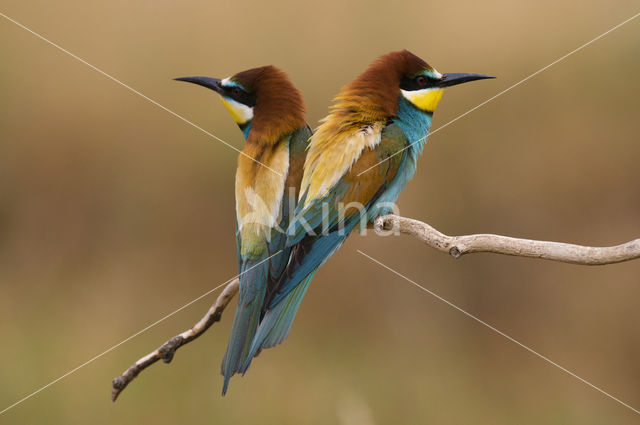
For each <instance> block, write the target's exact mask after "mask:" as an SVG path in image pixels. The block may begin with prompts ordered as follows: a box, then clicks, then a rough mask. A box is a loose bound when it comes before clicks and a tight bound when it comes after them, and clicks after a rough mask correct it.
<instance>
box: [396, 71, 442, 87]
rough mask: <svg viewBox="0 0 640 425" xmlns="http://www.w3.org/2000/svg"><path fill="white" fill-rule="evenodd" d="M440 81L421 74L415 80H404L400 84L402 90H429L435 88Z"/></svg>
mask: <svg viewBox="0 0 640 425" xmlns="http://www.w3.org/2000/svg"><path fill="white" fill-rule="evenodd" d="M438 81H439V80H438V79H436V78H433V77H429V76H428V75H424V74H420V75H417V76H415V77H414V78H407V77H405V78H403V79H402V81H401V82H400V88H401V89H402V90H407V91H414V90H422V89H428V88H431V87H435V86H436V85H437V84H438Z"/></svg>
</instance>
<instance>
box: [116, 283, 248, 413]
mask: <svg viewBox="0 0 640 425" xmlns="http://www.w3.org/2000/svg"><path fill="white" fill-rule="evenodd" d="M239 283H240V282H239V280H238V279H234V280H233V281H232V282H231V283H229V284H228V285H227V286H226V287H225V288H224V290H223V291H222V293H221V294H220V296H218V299H217V300H216V302H215V303H214V304H213V305H212V306H211V308H210V309H209V311H207V314H205V315H204V317H203V318H202V319H200V321H199V322H198V323H196V324H195V325H193V327H192V328H191V329H189V330H187V331H184V332H182V333H181V334H179V335H176V336H174V337H173V338H171V339H170V340H168V341H167V342H165V343H164V344H162V345H161V346H160V347H159V348H158V349H156V350H154V351H152V352H151V353H149V354H147V355H146V356H144V357H143V358H141V359H140V360H138V361H137V362H135V363H134V364H133V365H131V367H129V368H128V369H127V370H125V371H124V372H123V373H122V375H120V376H118V377H116V378H114V379H113V382H112V384H111V401H116V399H117V398H118V396H119V395H120V393H121V392H122V390H124V389H125V388H126V387H127V385H129V382H131V381H133V379H134V378H135V377H136V376H138V374H139V373H140V372H142V371H143V370H145V369H146V368H148V367H149V366H151V365H152V364H154V363H155V362H157V361H158V360H160V359H162V361H163V362H165V363H171V360H173V355H174V354H175V353H176V351H177V350H178V348H180V347H182V346H183V345H185V344H187V343H189V342H191V341H193V340H194V339H196V338H198V337H199V336H200V335H202V334H203V333H204V332H205V331H206V330H207V329H209V327H210V326H211V325H213V324H214V323H215V322H217V321H219V320H220V318H221V317H222V312H223V311H224V309H225V308H226V307H227V305H229V302H230V301H231V299H232V298H233V297H234V296H235V295H236V294H237V293H238V285H239Z"/></svg>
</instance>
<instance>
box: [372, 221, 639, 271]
mask: <svg viewBox="0 0 640 425" xmlns="http://www.w3.org/2000/svg"><path fill="white" fill-rule="evenodd" d="M374 228H375V230H376V232H380V233H384V232H388V231H399V232H400V233H404V234H407V235H411V236H413V237H415V238H417V239H419V240H421V241H422V242H424V243H425V244H427V245H428V246H430V247H431V248H435V249H437V250H438V251H442V252H447V253H449V254H450V255H451V256H452V257H453V258H459V257H461V256H463V255H464V254H471V253H474V252H493V253H495V254H504V255H514V256H517V257H531V258H542V259H545V260H554V261H561V262H564V263H573V264H582V265H589V266H596V265H604V264H613V263H620V262H622V261H629V260H634V259H636V258H640V239H635V240H632V241H630V242H627V243H624V244H622V245H617V246H607V247H591V246H582V245H573V244H567V243H560V242H547V241H534V240H530V239H518V238H510V237H507V236H500V235H490V234H480V235H466V236H448V235H445V234H444V233H440V232H439V231H437V230H436V229H434V228H433V227H431V226H429V225H428V224H426V223H423V222H421V221H418V220H413V219H410V218H404V217H400V216H396V215H387V216H384V217H378V218H377V219H376V221H375V224H374Z"/></svg>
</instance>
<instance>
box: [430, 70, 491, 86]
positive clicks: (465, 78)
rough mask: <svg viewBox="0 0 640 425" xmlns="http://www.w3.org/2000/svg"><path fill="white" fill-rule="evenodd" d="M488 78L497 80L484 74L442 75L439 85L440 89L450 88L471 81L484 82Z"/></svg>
mask: <svg viewBox="0 0 640 425" xmlns="http://www.w3.org/2000/svg"><path fill="white" fill-rule="evenodd" d="M487 78H496V77H491V76H489V75H482V74H464V73H451V74H442V79H441V80H440V82H439V83H438V84H437V86H438V87H450V86H455V85H458V84H462V83H468V82H469V81H475V80H484V79H487Z"/></svg>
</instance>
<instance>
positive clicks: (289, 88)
mask: <svg viewBox="0 0 640 425" xmlns="http://www.w3.org/2000/svg"><path fill="white" fill-rule="evenodd" d="M176 80H179V81H186V82H189V83H194V84H198V85H200V86H204V87H207V88H209V89H211V90H213V91H215V92H216V93H218V94H219V95H220V97H221V99H222V103H223V104H224V106H225V107H226V108H227V110H228V111H229V113H230V114H231V116H232V117H233V119H234V120H235V122H236V123H237V124H238V126H239V127H240V130H241V131H242V133H243V135H244V137H245V139H246V141H245V145H244V148H243V149H242V152H241V154H240V156H239V157H238V167H237V171H236V182H235V196H236V242H237V254H238V263H239V279H240V288H239V297H238V298H239V299H238V308H237V310H236V314H235V318H234V322H233V326H232V330H231V336H230V338H229V344H228V346H227V351H226V353H225V355H224V359H223V361H222V367H221V373H222V375H223V376H224V384H223V389H222V394H223V395H224V394H225V393H226V392H227V389H228V386H229V380H230V378H231V377H232V376H233V375H234V374H235V373H242V374H244V373H245V372H246V370H247V368H248V367H249V364H250V363H251V359H252V358H253V357H254V355H256V352H252V353H251V355H249V352H250V348H251V344H252V342H253V339H254V336H255V334H256V331H257V329H258V326H259V324H260V323H261V320H262V319H263V318H264V317H265V315H266V314H269V317H270V318H271V319H270V320H275V321H276V322H277V324H276V325H275V326H273V328H274V330H273V334H272V335H270V338H269V337H268V338H263V342H262V344H261V348H267V347H271V346H273V345H276V344H277V343H279V342H280V341H282V340H284V338H286V336H287V335H288V333H289V329H290V328H291V323H292V321H293V317H294V314H290V313H289V310H290V309H292V308H295V309H297V306H298V305H299V303H300V300H301V299H302V296H303V295H304V291H305V290H306V288H303V287H302V286H300V288H299V289H296V290H294V291H290V292H289V293H288V294H287V295H286V296H285V297H283V298H282V300H281V301H282V302H281V303H279V304H278V305H277V306H276V305H274V306H272V307H270V306H269V305H267V304H265V300H266V299H267V297H268V294H269V293H271V292H273V290H275V285H276V284H277V282H279V281H280V277H281V274H282V273H283V271H284V269H285V267H286V265H287V262H288V260H289V253H290V250H291V247H287V246H286V235H285V231H284V230H283V229H287V227H288V225H289V218H290V212H292V211H293V210H294V208H295V206H296V205H295V203H296V200H297V197H298V195H299V190H300V184H301V180H302V170H303V164H304V160H305V156H306V149H307V145H308V142H309V137H310V136H311V129H310V128H309V126H308V125H307V123H306V121H305V107H304V102H303V99H302V95H301V94H300V92H299V91H298V90H297V89H296V88H295V87H294V85H293V84H292V83H291V81H290V80H289V78H288V77H287V76H286V74H285V73H284V72H282V71H281V70H279V69H277V68H276V67H274V66H264V67H259V68H253V69H249V70H247V71H243V72H239V73H237V74H235V75H233V76H231V77H228V78H225V79H219V78H210V77H184V78H176ZM285 305H286V306H288V308H287V309H284V308H283V306H285ZM293 306H295V307H293Z"/></svg>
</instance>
